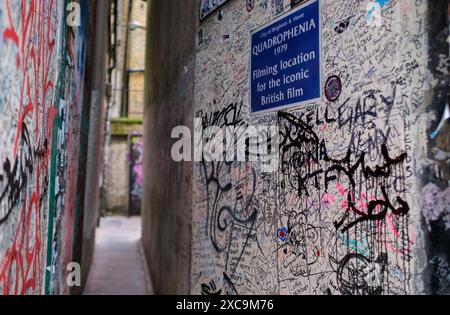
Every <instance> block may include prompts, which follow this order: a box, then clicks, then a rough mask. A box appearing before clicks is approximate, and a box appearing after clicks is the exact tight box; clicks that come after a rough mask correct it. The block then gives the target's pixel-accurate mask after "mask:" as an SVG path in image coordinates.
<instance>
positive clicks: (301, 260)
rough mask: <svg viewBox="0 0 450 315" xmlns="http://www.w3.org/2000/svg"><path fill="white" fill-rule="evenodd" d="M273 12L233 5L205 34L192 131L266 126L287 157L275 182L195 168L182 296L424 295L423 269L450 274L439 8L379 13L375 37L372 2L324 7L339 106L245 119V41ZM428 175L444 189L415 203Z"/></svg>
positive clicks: (399, 0) (248, 169)
mask: <svg viewBox="0 0 450 315" xmlns="http://www.w3.org/2000/svg"><path fill="white" fill-rule="evenodd" d="M282 2H283V1H275V2H274V1H269V0H255V1H233V0H231V1H228V2H227V4H225V5H224V6H223V7H222V8H221V11H222V12H221V11H216V13H215V14H213V15H212V16H210V17H209V18H207V19H206V20H205V21H204V22H203V23H202V24H201V31H202V34H203V35H202V37H203V38H202V40H201V42H200V43H199V45H198V47H197V55H196V68H195V69H196V70H195V72H196V76H195V117H199V118H202V119H203V127H204V128H206V127H209V126H210V125H216V126H219V127H221V126H224V125H226V126H241V125H244V126H245V125H248V124H252V125H257V124H265V125H267V124H274V125H277V126H278V127H279V130H280V131H279V132H280V134H279V136H280V141H281V143H282V145H281V147H280V156H279V158H280V166H279V169H278V171H277V172H276V173H275V174H265V173H262V172H261V168H260V165H258V164H257V163H225V162H223V163H221V162H214V163H207V162H202V163H196V164H195V166H194V183H193V187H194V188H193V190H194V191H193V192H194V197H193V198H194V200H193V214H192V256H191V257H192V262H191V264H192V270H191V293H194V294H214V293H222V294H227V293H230V294H411V293H422V292H424V291H426V290H427V288H429V287H430V283H429V281H428V280H427V279H424V277H423V269H422V268H428V266H429V262H427V260H428V261H433V259H434V258H432V257H433V255H437V256H436V257H437V258H436V260H435V261H436V262H439V263H436V264H438V265H439V267H436V268H440V272H441V273H442V274H444V276H445V274H446V275H447V277H448V270H449V269H448V253H449V251H448V240H449V238H448V224H446V223H445V222H447V223H448V220H447V219H448V207H449V206H448V145H447V144H448V125H446V127H445V128H447V129H443V130H442V131H441V134H440V135H439V137H438V138H437V139H436V140H433V142H432V143H430V148H429V149H428V150H427V139H429V130H430V127H431V126H430V125H433V126H435V125H437V124H436V123H434V122H433V121H434V120H435V119H434V120H433V119H432V118H431V116H430V111H429V107H430V104H431V102H432V98H433V94H434V92H433V91H435V88H436V82H434V81H433V80H439V78H440V77H439V76H437V75H436V73H435V74H434V76H433V75H430V71H429V70H428V69H429V68H430V64H429V63H430V58H429V53H431V54H434V55H435V54H436V51H433V50H432V49H431V46H430V45H429V42H432V40H434V39H433V38H429V36H430V34H432V32H431V31H430V29H432V28H433V27H431V26H430V25H431V23H430V20H432V19H437V17H441V16H442V11H439V6H441V7H442V4H443V2H439V3H437V2H435V1H429V2H428V1H425V0H417V1H408V0H387V1H381V0H379V1H376V2H378V3H379V4H380V6H381V8H382V25H381V26H379V27H373V26H371V25H370V24H369V23H368V10H367V5H368V3H369V1H365V0H355V1H348V0H337V1H332V0H321V1H320V2H321V6H322V8H321V19H322V69H323V73H322V78H323V84H325V82H326V80H327V79H328V78H329V77H331V76H338V77H339V78H340V80H341V82H342V93H341V94H340V96H339V98H338V99H337V100H333V101H329V100H328V99H327V98H326V97H325V96H324V97H323V99H322V101H320V102H317V103H312V104H309V105H302V106H299V107H297V108H294V109H292V110H289V111H287V112H278V113H273V114H266V115H263V116H258V117H250V115H249V103H248V99H249V97H248V93H249V84H248V71H249V55H250V51H249V48H250V43H249V39H250V32H251V31H252V30H253V29H255V28H257V27H259V26H261V25H263V24H264V23H266V22H268V21H271V20H272V19H273V18H274V17H275V16H276V15H278V14H280V13H281V12H283V11H287V10H289V9H290V8H289V7H290V1H287V0H286V1H284V3H282ZM249 4H250V5H249ZM432 6H434V7H435V8H436V9H435V10H434V11H432V12H431V11H430V12H429V8H430V7H432ZM444 7H445V6H444ZM445 8H446V7H445ZM443 11H444V13H445V14H444V19H440V20H439V21H441V24H440V26H439V27H441V28H442V26H443V25H445V24H442V23H445V22H446V20H445V15H446V9H444V10H443ZM222 13H223V14H222ZM431 13H433V15H432V14H431ZM435 24H439V23H438V22H435ZM436 27H437V26H434V28H436ZM164 31H165V32H166V31H167V30H166V29H165V30H164ZM440 31H442V29H441V30H440ZM444 31H445V30H444ZM445 34H447V35H448V30H447V31H446V33H445ZM434 35H437V34H434ZM445 36H446V35H445ZM445 36H444V37H445ZM445 40H446V38H445V39H444V41H445ZM447 48H448V47H447ZM446 56H447V57H445V54H444V56H443V60H442V62H444V61H445V62H446V64H445V66H442V65H441V66H442V68H443V69H444V70H442V69H441V71H444V72H445V71H446V72H445V74H446V75H448V69H447V68H446V67H448V51H447V52H446ZM432 69H435V68H432ZM442 75H443V74H442ZM433 82H434V83H433ZM440 84H442V85H443V86H445V88H448V82H447V83H445V82H444V83H440ZM446 84H447V85H446ZM441 96H442V95H441ZM443 104H444V103H443V101H442V97H441V99H440V100H437V99H436V110H435V111H433V113H435V114H436V113H439V114H440V113H442V112H443V108H444V105H443ZM445 130H447V132H446V131H445ZM445 132H446V133H445ZM146 152H148V151H147V150H146ZM436 154H439V158H438V160H437V161H436V158H435V159H434V161H431V160H430V159H432V157H436ZM425 161H426V163H423V162H425ZM425 164H426V165H428V166H429V167H432V168H434V169H440V170H441V171H440V174H441V175H440V176H442V177H440V178H438V179H436V178H434V179H432V180H431V179H429V180H428V181H425V185H423V186H424V188H423V189H424V191H423V194H421V188H420V187H419V186H421V185H420V184H419V183H420V180H419V177H420V176H424V177H428V176H432V175H431V173H430V170H429V169H427V168H426V165H425ZM445 176H446V177H445ZM422 203H423V204H422ZM434 203H437V205H436V204H434ZM428 205H429V206H428ZM427 209H428V210H427ZM437 212H439V213H437ZM423 214H425V217H427V218H428V219H427V220H428V222H429V223H432V224H433V226H432V227H431V230H430V231H431V235H430V236H429V240H428V241H426V240H425V238H426V237H425V235H424V233H425V231H426V230H425V229H424V225H423V223H424V217H423ZM446 220H447V221H446ZM430 221H432V222H430ZM438 222H439V223H438ZM433 231H436V235H438V237H437V238H436V237H433ZM427 242H428V243H427ZM439 242H441V244H442V245H437V244H438V243H439ZM430 244H434V245H430ZM430 246H432V249H430ZM161 248H163V247H161ZM426 248H429V249H430V253H428V256H426V255H425V251H426ZM425 256H426V257H427V258H425ZM430 263H432V262H430ZM376 270H378V271H379V272H378V273H379V274H380V275H381V277H378V279H377V280H379V281H374V282H373V281H371V277H370V275H372V274H377V272H376ZM374 271H375V273H374ZM431 272H432V274H434V276H433V277H435V278H436V277H438V275H437V272H438V271H437V270H436V269H434V270H431ZM433 281H437V280H436V279H435V280H433ZM446 281H448V278H447V280H446ZM441 286H442V285H439V286H438V287H441ZM445 287H446V286H445V285H443V288H441V291H440V292H446V290H448V282H447V289H445Z"/></svg>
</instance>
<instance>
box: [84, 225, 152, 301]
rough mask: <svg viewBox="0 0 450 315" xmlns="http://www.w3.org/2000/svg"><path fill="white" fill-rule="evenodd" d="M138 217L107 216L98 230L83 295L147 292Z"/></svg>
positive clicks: (138, 293)
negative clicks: (140, 247)
mask: <svg viewBox="0 0 450 315" xmlns="http://www.w3.org/2000/svg"><path fill="white" fill-rule="evenodd" d="M140 237H141V220H140V218H139V217H132V218H126V217H107V218H103V219H102V220H101V222H100V228H99V229H98V230H97V235H96V243H95V255H94V262H93V264H92V268H91V271H90V273H89V279H88V282H87V285H86V288H85V290H84V295H146V294H148V293H149V292H147V291H149V290H147V289H146V278H145V276H146V274H145V272H144V267H143V262H142V260H141V255H140V251H139V242H140Z"/></svg>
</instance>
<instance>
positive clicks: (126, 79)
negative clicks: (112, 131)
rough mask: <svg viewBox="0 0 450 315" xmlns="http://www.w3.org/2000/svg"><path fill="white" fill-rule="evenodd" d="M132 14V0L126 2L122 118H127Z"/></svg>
mask: <svg viewBox="0 0 450 315" xmlns="http://www.w3.org/2000/svg"><path fill="white" fill-rule="evenodd" d="M132 13H133V0H128V15H127V24H126V27H127V28H126V38H125V69H124V71H123V74H124V78H123V79H124V80H123V86H124V89H123V91H122V110H121V116H122V117H128V98H129V93H128V90H129V89H130V76H129V74H128V65H129V63H128V55H129V53H128V50H129V46H130V28H129V27H128V25H129V23H130V21H131V14H132Z"/></svg>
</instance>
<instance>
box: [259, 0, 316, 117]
mask: <svg viewBox="0 0 450 315" xmlns="http://www.w3.org/2000/svg"><path fill="white" fill-rule="evenodd" d="M320 28H321V25H320V6H319V0H312V1H310V2H308V3H306V4H304V5H302V6H299V7H298V8H295V9H294V10H292V11H291V12H289V13H288V14H286V15H283V16H281V17H279V18H278V19H276V20H274V21H272V22H270V23H269V24H267V25H264V26H262V27H261V28H259V29H256V30H255V31H253V32H252V34H251V58H250V103H251V110H252V113H262V112H267V111H274V110H280V109H286V108H288V107H291V106H295V105H299V104H302V103H305V102H312V101H315V100H318V99H320V98H321V94H322V89H321V66H320V64H321V62H320V60H321V56H320Z"/></svg>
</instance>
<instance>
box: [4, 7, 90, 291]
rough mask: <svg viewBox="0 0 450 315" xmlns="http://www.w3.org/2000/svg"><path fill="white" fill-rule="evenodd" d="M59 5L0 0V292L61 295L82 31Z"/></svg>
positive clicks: (68, 245)
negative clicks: (69, 19) (71, 24)
mask: <svg viewBox="0 0 450 315" xmlns="http://www.w3.org/2000/svg"><path fill="white" fill-rule="evenodd" d="M82 3H84V4H85V2H83V1H82ZM82 7H83V8H85V6H84V5H83V6H82ZM65 8H66V1H62V0H49V1H10V0H6V1H2V2H1V4H0V56H1V58H0V73H1V75H0V163H1V171H0V291H1V292H2V293H3V294H43V293H51V294H60V293H61V294H64V293H68V288H67V287H65V279H66V277H65V271H66V266H67V263H68V262H70V261H72V246H73V229H74V218H75V213H74V209H75V204H76V192H77V173H78V157H79V151H78V147H79V138H80V119H81V116H80V114H81V113H80V110H81V104H82V101H83V97H82V94H83V82H84V54H85V51H84V43H83V41H84V38H85V37H84V36H85V33H84V28H83V25H82V26H80V27H75V28H74V29H71V28H69V27H68V26H67V24H66V14H67V13H68V12H67V11H66V10H65ZM47 267H48V269H47Z"/></svg>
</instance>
